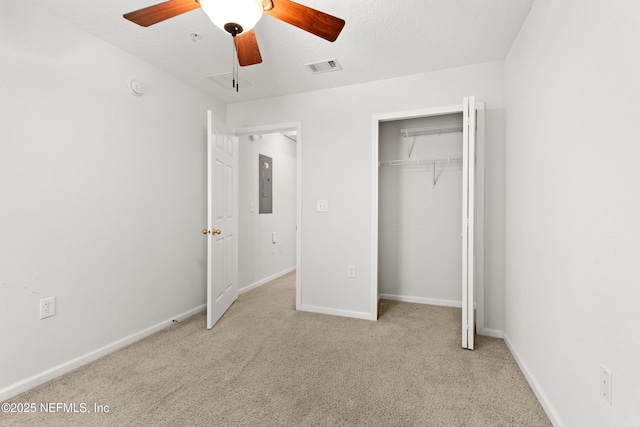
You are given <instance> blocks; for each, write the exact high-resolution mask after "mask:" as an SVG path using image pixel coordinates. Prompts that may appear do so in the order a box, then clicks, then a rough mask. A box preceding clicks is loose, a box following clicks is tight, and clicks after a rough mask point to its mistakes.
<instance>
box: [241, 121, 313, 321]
mask: <svg viewBox="0 0 640 427" xmlns="http://www.w3.org/2000/svg"><path fill="white" fill-rule="evenodd" d="M291 131H296V135H297V137H296V310H300V306H301V305H302V122H300V121H298V122H287V123H274V124H267V125H260V126H250V127H242V128H236V129H233V133H234V134H235V135H236V136H238V137H239V136H244V135H251V134H265V133H276V132H291Z"/></svg>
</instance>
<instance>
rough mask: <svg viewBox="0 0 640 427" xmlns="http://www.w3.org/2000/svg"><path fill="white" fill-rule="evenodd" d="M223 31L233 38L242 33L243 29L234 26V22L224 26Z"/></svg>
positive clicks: (238, 25) (240, 26)
mask: <svg viewBox="0 0 640 427" xmlns="http://www.w3.org/2000/svg"><path fill="white" fill-rule="evenodd" d="M224 30H225V31H226V32H227V33H229V34H231V35H232V36H233V37H235V36H237V35H238V34H240V33H242V31H243V28H242V25H240V24H236V23H235V22H227V23H226V24H224Z"/></svg>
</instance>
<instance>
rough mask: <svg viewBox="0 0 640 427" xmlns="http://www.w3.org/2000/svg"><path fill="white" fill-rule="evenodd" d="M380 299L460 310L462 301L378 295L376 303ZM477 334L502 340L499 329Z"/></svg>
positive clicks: (481, 330)
mask: <svg viewBox="0 0 640 427" xmlns="http://www.w3.org/2000/svg"><path fill="white" fill-rule="evenodd" d="M381 299H388V300H392V301H401V302H413V303H417V304H427V305H439V306H442V307H454V308H462V301H451V300H442V299H434V298H422V297H408V296H405V295H391V294H380V295H378V302H380V300H381ZM477 333H478V335H482V336H485V337H493V338H503V332H502V331H501V330H499V329H488V328H478V331H477Z"/></svg>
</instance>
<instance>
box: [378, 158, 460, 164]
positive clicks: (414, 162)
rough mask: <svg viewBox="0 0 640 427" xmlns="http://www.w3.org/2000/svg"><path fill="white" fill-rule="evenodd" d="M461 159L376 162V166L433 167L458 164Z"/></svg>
mask: <svg viewBox="0 0 640 427" xmlns="http://www.w3.org/2000/svg"><path fill="white" fill-rule="evenodd" d="M460 162H462V157H447V158H443V159H429V160H425V159H415V160H409V159H407V160H387V161H383V162H378V166H410V165H433V164H436V163H460Z"/></svg>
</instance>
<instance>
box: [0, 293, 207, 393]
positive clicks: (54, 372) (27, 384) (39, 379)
mask: <svg viewBox="0 0 640 427" xmlns="http://www.w3.org/2000/svg"><path fill="white" fill-rule="evenodd" d="M206 308H207V305H206V304H203V305H200V306H198V307H195V308H193V309H191V310H188V311H185V312H184V313H181V314H179V315H177V316H175V317H172V318H170V319H167V320H164V321H162V322H160V323H157V324H155V325H153V326H151V327H149V328H147V329H143V330H142V331H139V332H136V333H135V334H132V335H129V336H128V337H125V338H122V339H120V340H118V341H114V342H112V343H111V344H107V345H105V346H104V347H100V348H98V349H96V350H93V351H91V352H89V353H87V354H85V355H82V356H80V357H77V358H75V359H72V360H70V361H68V362H65V363H63V364H61V365H58V366H54V367H53V368H51V369H47V370H46V371H43V372H41V373H39V374H37V375H34V376H32V377H30V378H27V379H25V380H22V381H19V382H17V383H15V384H12V385H10V386H8V387H5V388H3V389H2V390H0V402H2V401H4V400H7V399H10V398H12V397H14V396H17V395H18V394H20V393H23V392H25V391H27V390H29V389H31V388H33V387H35V386H38V385H40V384H44V383H46V382H47V381H49V380H52V379H54V378H56V377H59V376H61V375H63V374H66V373H67V372H70V371H73V370H74V369H77V368H79V367H81V366H83V365H86V364H87V363H90V362H93V361H94V360H97V359H99V358H101V357H103V356H106V355H107V354H109V353H113V352H114V351H116V350H120V349H121V348H124V347H126V346H128V345H129V344H133V343H134V342H136V341H139V340H141V339H142V338H145V337H147V336H149V335H151V334H153V333H155V332H158V331H160V330H162V329H164V328H166V327H167V326H170V325H172V324H173V323H174V322H173V321H174V320H178V321H180V320H183V319H186V318H188V317H190V316H193V315H194V314H196V313H199V312H201V311H202V310H205V309H206Z"/></svg>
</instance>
